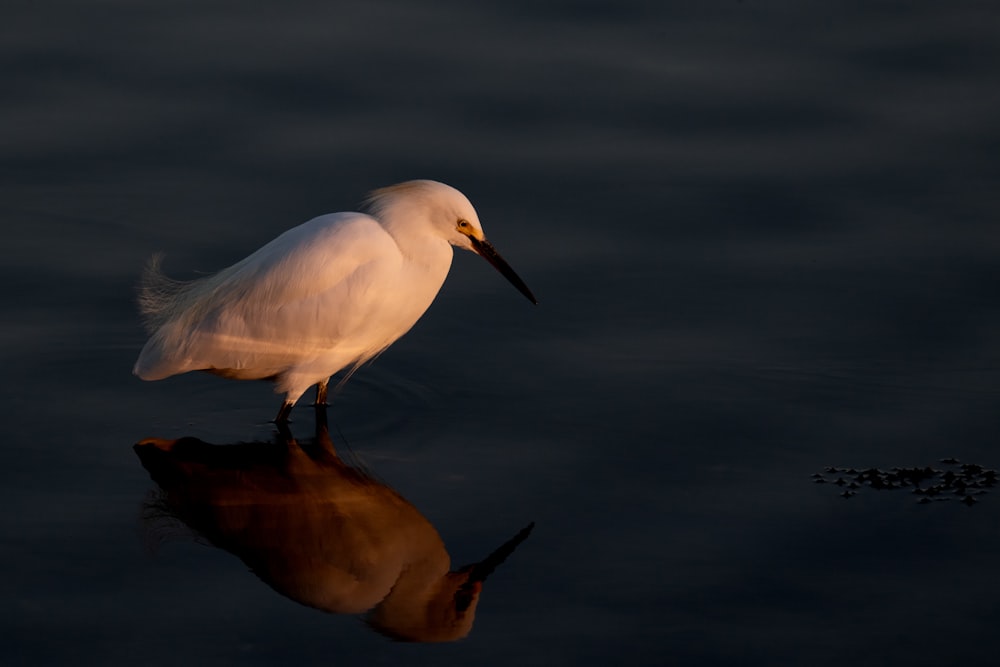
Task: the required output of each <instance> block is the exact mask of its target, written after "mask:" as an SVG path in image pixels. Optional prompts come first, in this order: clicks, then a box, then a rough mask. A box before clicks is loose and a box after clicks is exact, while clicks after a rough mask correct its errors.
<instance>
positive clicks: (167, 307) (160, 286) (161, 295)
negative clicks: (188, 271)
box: [136, 253, 189, 333]
mask: <svg viewBox="0 0 1000 667" xmlns="http://www.w3.org/2000/svg"><path fill="white" fill-rule="evenodd" d="M162 263H163V255H162V254H161V253H157V254H155V255H153V256H152V257H150V258H149V261H148V262H146V267H145V268H144V269H143V272H142V277H140V278H139V284H138V285H137V286H136V291H137V293H138V294H137V300H138V302H139V312H140V313H141V314H142V319H143V325H144V326H145V327H146V330H147V331H148V332H149V333H154V332H155V331H156V330H157V329H159V328H160V327H161V326H163V325H164V324H165V323H166V322H167V321H169V320H170V319H171V317H172V316H173V315H174V314H175V312H176V310H177V303H178V301H179V297H180V295H181V294H182V293H183V292H184V291H185V289H186V288H187V287H188V285H189V283H186V282H184V281H180V280H174V279H173V278H168V277H167V276H166V275H164V274H163V271H162V269H161V268H160V265H161V264H162Z"/></svg>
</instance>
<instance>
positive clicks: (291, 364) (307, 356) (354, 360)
mask: <svg viewBox="0 0 1000 667" xmlns="http://www.w3.org/2000/svg"><path fill="white" fill-rule="evenodd" d="M452 246H455V247H458V248H462V249H464V250H469V251H471V252H474V253H476V254H478V255H480V256H481V257H483V258H484V259H485V260H486V261H488V262H489V263H490V264H492V265H493V266H494V267H495V268H496V269H497V270H498V271H499V272H500V273H501V274H502V275H503V276H504V277H505V278H507V279H508V280H509V281H510V282H511V283H512V284H513V285H514V286H515V287H516V288H517V289H518V290H519V291H520V292H521V293H522V294H523V295H524V296H526V297H527V298H528V299H529V300H530V301H531V302H532V303H537V300H536V299H535V297H534V295H533V294H532V293H531V290H530V289H528V287H527V285H525V284H524V281H522V280H521V278H520V277H519V276H518V275H517V274H516V273H515V272H514V270H513V269H512V268H511V267H510V265H509V264H507V262H506V261H504V259H503V258H502V257H501V256H500V254H499V253H498V252H497V251H496V249H495V248H494V247H493V245H492V244H490V242H489V241H487V240H486V236H485V234H484V233H483V228H482V225H481V224H480V222H479V217H478V216H477V215H476V211H475V209H474V208H473V207H472V204H471V203H470V202H469V200H468V199H467V198H466V197H465V195H463V194H462V193H461V192H459V191H458V190H456V189H455V188H452V187H450V186H448V185H445V184H443V183H438V182H436V181H408V182H406V183H400V184H398V185H393V186H390V187H388V188H383V189H381V190H376V191H375V192H373V193H372V194H371V195H370V196H369V198H368V200H367V201H366V204H365V206H364V211H363V212H345V213H331V214H329V215H323V216H320V217H318V218H314V219H313V220H310V221H309V222H306V223H305V224H302V225H299V226H298V227H295V228H293V229H290V230H288V231H287V232H285V233H284V234H282V235H280V236H279V237H277V238H276V239H274V240H273V241H271V242H270V243H268V244H267V245H265V246H264V247H262V248H260V249H259V250H257V251H256V252H254V253H253V254H251V255H250V256H249V257H246V258H245V259H243V260H241V261H239V262H237V263H236V264H234V265H232V266H230V267H229V268H226V269H223V270H222V271H219V272H218V273H216V274H215V275H212V276H209V277H207V278H202V279H200V280H195V281H191V282H179V281H175V280H171V279H169V278H167V277H166V276H164V275H163V274H162V273H161V272H160V269H159V260H158V258H155V257H154V259H153V260H152V261H151V262H150V264H149V266H148V268H147V270H146V273H145V275H144V276H143V280H142V284H141V285H140V294H139V305H140V309H141V310H142V313H143V316H144V317H145V320H146V326H147V329H148V330H149V332H150V338H149V341H148V342H147V343H146V345H145V347H143V349H142V352H140V354H139V358H138V360H137V361H136V363H135V367H134V369H133V372H134V373H135V374H136V375H137V376H139V377H140V378H142V379H143V380H160V379H163V378H166V377H169V376H172V375H178V374H180V373H187V372H189V371H207V372H209V373H214V374H216V375H221V376H223V377H227V378H232V379H237V380H270V381H272V382H274V384H275V391H276V392H277V393H279V394H284V401H283V403H282V405H281V409H280V410H279V411H278V415H277V417H276V419H275V421H277V422H279V423H281V422H284V421H287V419H288V414H289V412H290V411H291V408H292V406H293V405H294V404H295V403H296V401H298V400H299V398H300V397H301V396H302V394H303V393H305V391H306V390H307V389H308V388H309V387H311V386H313V385H316V387H317V392H316V395H317V403H318V404H322V403H325V401H326V390H327V383H328V382H329V380H330V376H332V375H333V374H335V373H337V372H338V371H340V370H343V369H348V370H347V375H348V376H350V374H351V373H353V372H354V371H355V370H356V369H357V368H358V367H359V366H360V365H361V364H363V363H364V362H366V361H368V360H370V359H372V358H374V357H375V356H377V355H378V354H379V353H381V352H382V351H383V350H385V349H386V348H387V347H389V346H390V345H391V344H392V343H393V342H395V341H396V340H397V339H398V338H399V337H400V336H402V335H403V334H405V333H406V332H407V331H409V330H410V328H411V327H412V326H413V325H414V324H416V322H417V320H419V319H420V317H421V316H422V315H423V314H424V312H425V311H426V310H427V308H428V307H429V306H430V305H431V302H432V301H433V300H434V297H435V296H437V293H438V291H439V290H440V289H441V286H442V284H444V280H445V278H446V277H447V275H448V270H449V268H450V267H451V260H452V256H453V252H452Z"/></svg>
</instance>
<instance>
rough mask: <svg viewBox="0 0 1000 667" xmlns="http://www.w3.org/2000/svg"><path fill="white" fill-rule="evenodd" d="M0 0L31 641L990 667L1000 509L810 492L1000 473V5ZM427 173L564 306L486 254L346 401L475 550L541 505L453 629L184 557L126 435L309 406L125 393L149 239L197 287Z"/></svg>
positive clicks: (14, 585) (451, 536)
mask: <svg viewBox="0 0 1000 667" xmlns="http://www.w3.org/2000/svg"><path fill="white" fill-rule="evenodd" d="M0 15H2V16H0V80H2V81H3V89H4V92H3V97H2V99H3V101H2V103H0V221H2V229H3V239H4V240H3V242H2V243H0V258H2V259H0V281H2V284H3V285H4V288H3V291H2V297H0V299H2V301H0V318H2V319H0V361H2V362H3V374H4V380H3V382H2V384H0V386H2V395H0V406H2V407H0V417H2V419H3V423H4V424H5V427H6V428H5V432H6V437H5V438H4V440H5V442H4V447H3V450H2V451H3V453H4V458H5V460H4V463H3V465H2V466H0V507H2V510H0V535H2V537H0V565H2V569H3V571H4V573H5V576H3V577H0V599H3V600H4V601H5V604H4V605H3V606H2V608H0V619H2V620H0V662H3V663H4V664H65V663H67V662H76V663H81V662H91V663H100V664H109V665H113V664H156V665H161V664H162V665H169V664H185V665H186V664H192V663H194V664H201V663H207V662H209V661H211V662H213V663H215V664H262V665H263V664H274V663H276V662H278V661H282V662H284V661H289V662H291V663H297V664H321V663H322V664H329V663H341V664H393V665H396V664H434V665H440V664H477V665H507V664H544V665H557V664H567V665H568V664H593V665H606V664H609V663H611V662H613V663H615V664H669V663H676V664H752V665H775V664H813V665H834V664H836V665H841V664H845V663H846V664H871V665H884V664H911V665H921V664H958V663H960V662H961V663H962V664H965V665H992V664H995V660H996V643H995V630H996V627H997V625H998V622H1000V612H998V605H997V599H996V598H997V591H998V584H1000V575H998V571H997V567H996V563H997V562H998V559H1000V534H998V530H997V526H998V523H997V521H998V518H1000V498H996V497H994V496H993V495H985V496H981V497H980V499H981V502H979V503H978V504H976V505H975V506H973V507H966V506H964V505H962V504H960V503H959V502H955V501H952V502H936V503H931V504H929V505H919V504H917V503H916V498H915V496H913V495H910V494H908V493H907V492H906V491H893V492H875V491H871V490H862V492H860V493H858V495H856V496H855V497H853V498H851V499H849V500H844V499H842V498H840V497H838V494H839V492H840V489H838V488H835V487H833V486H831V485H817V484H814V483H813V480H812V477H811V475H812V474H813V473H818V472H822V471H823V469H824V466H827V465H844V466H858V467H868V466H878V467H882V468H885V469H888V468H890V467H892V466H924V465H940V464H939V463H938V461H939V460H940V459H942V458H946V457H952V456H954V457H957V458H958V459H960V460H962V461H968V462H975V463H979V464H983V465H985V466H987V467H995V466H997V465H998V464H1000V460H998V459H1000V456H998V454H997V444H998V442H997V440H998V425H1000V421H998V412H997V409H998V407H1000V391H998V388H1000V342H998V341H1000V309H998V303H997V298H998V294H1000V271H998V266H1000V264H998V260H1000V228H998V214H1000V195H998V189H997V185H998V178H1000V122H998V118H1000V80H998V79H1000V75H998V72H1000V30H998V27H997V26H998V25H1000V16H998V11H997V9H996V7H995V6H994V5H992V4H991V3H975V2H962V1H959V2H950V3H940V2H930V1H927V2H922V1H920V2H909V3H887V2H886V3H883V2H869V1H866V2H839V3H825V2H801V1H797V2H777V1H776V2H756V1H752V0H746V1H744V2H737V1H736V0H727V1H723V2H716V1H711V2H699V3H680V2H669V3H668V2H655V3H653V2H650V3H645V2H627V1H619V2H614V3H611V2H608V3H602V2H583V3H570V2H554V3H534V2H511V1H510V0H504V1H503V2H476V3H467V2H445V1H441V2H386V1H375V2H371V1H366V2H285V3H264V2H240V3H236V2H204V1H199V2H170V3H157V2H147V3H135V2H114V1H111V2H93V3H72V2H58V1H53V2H43V3H37V2H32V3H27V2H23V3H22V2H15V3H7V4H6V5H5V7H4V9H3V10H0ZM409 178H433V179H437V180H442V181H445V182H447V183H450V184H452V185H454V186H456V187H458V188H459V189H461V190H462V191H463V192H465V193H466V194H467V195H468V196H469V198H470V199H471V200H472V201H473V203H474V204H475V205H476V206H477V209H478V211H479V215H480V218H481V219H482V221H483V224H484V227H485V229H486V231H487V233H488V234H489V236H490V237H491V239H492V240H493V241H494V242H495V243H496V245H497V247H498V248H499V249H500V250H501V252H503V254H504V256H505V257H506V258H507V259H508V260H509V261H510V262H511V264H512V265H513V266H514V267H515V268H516V269H517V271H518V272H519V273H520V274H521V276H522V277H523V278H524V279H525V281H526V282H527V283H528V284H529V285H530V286H531V288H532V289H533V290H534V292H535V293H536V294H537V296H538V297H539V300H540V305H539V306H538V307H537V308H535V307H532V306H530V305H529V304H527V303H526V302H525V301H524V299H523V298H522V297H521V296H520V295H519V294H517V293H516V291H515V290H513V289H512V288H510V286H509V285H507V284H506V283H505V282H504V281H503V280H502V279H501V278H500V277H499V276H498V275H496V274H495V272H493V271H492V269H490V268H489V267H487V266H486V265H485V264H484V263H483V262H482V261H481V260H479V259H477V258H475V257H473V256H471V255H465V254H463V255H462V256H458V257H456V261H455V264H454V266H453V269H452V274H451V276H450V278H449V281H448V282H447V284H446V285H445V288H444V289H443V290H442V292H441V294H440V296H439V298H438V300H437V301H436V303H435V304H434V306H432V308H431V309H430V311H429V312H428V313H427V315H426V316H425V317H424V319H423V320H422V321H421V322H420V323H419V324H418V326H417V327H415V328H414V330H413V331H412V332H411V333H410V334H409V335H408V336H407V337H405V338H404V339H402V340H401V341H399V342H398V343H397V344H396V345H394V346H393V347H392V348H391V349H390V350H389V351H388V352H387V353H386V354H384V355H383V356H382V357H380V358H379V359H378V360H377V361H376V362H375V363H374V364H373V365H372V366H370V367H367V368H365V369H362V371H360V372H359V373H358V374H357V375H356V376H355V377H354V378H353V379H352V380H351V381H350V382H349V383H348V384H347V385H346V386H345V388H344V389H343V391H342V392H341V393H340V394H339V395H337V396H335V397H334V400H333V407H332V408H331V410H330V416H331V422H332V425H333V429H332V430H333V432H334V437H335V439H336V440H337V441H338V443H339V445H340V446H343V447H349V449H350V451H351V452H353V455H354V456H355V457H356V458H357V459H358V460H360V461H361V462H363V463H364V464H365V465H366V466H367V467H368V468H369V469H371V470H372V471H373V472H374V473H376V474H377V475H378V477H379V478H380V479H382V480H384V481H385V482H387V483H388V484H390V485H392V486H393V487H394V488H396V489H397V490H398V491H399V493H400V494H402V495H403V496H404V497H405V498H407V499H408V500H409V501H410V502H411V503H412V504H413V505H414V506H416V507H417V508H418V509H419V510H420V511H421V512H422V513H423V514H424V515H425V516H426V517H427V518H428V519H429V520H430V521H431V522H432V523H433V524H434V525H435V526H436V527H437V530H438V531H439V532H440V534H441V536H442V538H443V539H444V541H445V543H446V544H447V545H448V548H449V551H450V553H451V555H452V557H453V559H454V561H455V562H456V563H464V562H468V561H471V560H474V559H476V558H479V557H481V556H482V555H483V554H485V553H487V552H489V551H490V550H491V549H492V548H493V547H495V546H496V545H497V544H499V543H500V542H502V541H503V540H504V539H506V538H507V537H509V536H510V535H512V534H513V533H514V532H516V531H517V530H518V529H519V528H520V527H521V526H523V525H525V524H526V523H527V522H529V521H536V522H537V526H536V528H535V531H534V533H533V535H532V536H531V537H530V538H529V539H528V541H527V542H525V543H524V544H523V545H522V546H521V548H520V549H519V550H518V551H517V552H516V553H515V554H514V555H513V556H512V557H511V559H510V560H509V562H508V563H506V564H505V565H504V566H503V568H502V569H500V570H499V571H498V572H497V573H496V574H495V575H494V577H493V578H492V579H491V580H490V581H489V582H487V585H486V589H485V590H484V593H483V598H482V601H481V603H480V605H479V611H478V615H477V621H476V625H475V627H474V629H473V631H472V633H471V634H470V636H469V637H468V638H467V639H465V640H463V641H461V642H458V643H455V644H449V645H435V646H431V645H405V644H398V643H393V642H391V641H389V640H387V639H385V638H383V637H381V636H379V635H377V634H375V633H373V632H371V631H370V630H369V629H368V628H367V627H365V626H364V624H363V623H361V622H360V621H359V620H358V619H357V618H356V617H350V616H331V615H325V614H322V613H319V612H316V611H314V610H311V609H307V608H305V607H302V606H299V605H297V604H295V603H294V602H291V601H289V600H288V599H285V598H283V597H281V596H279V595H278V594H276V593H275V592H274V591H272V590H271V589H269V588H267V587H266V586H264V585H263V584H262V583H260V582H259V581H258V580H257V579H256V578H255V577H254V576H253V574H251V573H250V572H248V571H247V568H246V567H245V566H244V565H243V564H242V563H241V562H240V561H239V560H237V559H236V558H235V557H233V556H231V555H229V554H227V553H225V552H222V551H219V550H216V549H213V548H211V547H209V546H206V545H203V544H198V543H196V542H194V541H193V540H192V539H190V538H185V537H183V536H181V537H178V538H177V539H173V540H169V541H167V542H166V543H165V544H162V545H160V546H158V547H154V546H153V545H151V544H150V542H151V539H150V536H149V535H148V531H145V530H144V528H143V523H142V521H141V520H140V515H141V512H142V507H143V502H144V501H145V499H146V498H147V494H149V492H150V491H151V490H152V489H153V488H154V485H153V483H152V481H151V480H150V479H149V476H148V475H147V474H146V471H145V470H144V469H143V468H142V467H141V466H140V464H139V461H138V459H137V458H136V456H135V454H134V452H133V451H132V448H131V445H132V444H133V443H134V442H136V441H137V440H140V439H142V438H145V437H150V436H153V437H162V438H175V437H180V436H195V437H199V438H202V439H204V440H207V441H210V442H215V443H220V444H223V443H233V442H238V441H245V440H267V439H269V438H270V437H271V436H272V430H273V426H272V425H270V424H268V423H267V421H266V420H267V419H268V418H270V417H271V416H272V415H273V412H274V411H275V410H276V408H277V405H278V399H277V397H276V396H273V395H272V394H271V393H270V391H269V388H268V387H267V386H266V385H264V384H258V383H235V382H227V381H223V380H220V379H218V378H213V377H208V376H201V375H189V376H182V377H179V378H171V379H169V380H166V381H163V382H159V383H151V384H146V383H142V382H140V381H139V380H137V379H136V378H134V377H132V376H131V374H130V370H131V367H132V363H133V362H134V359H135V357H136V355H137V354H138V351H139V349H140V347H141V346H142V343H143V341H144V336H143V332H142V329H141V327H140V325H139V320H138V317H137V315H136V313H135V307H134V303H133V285H134V283H135V281H136V278H137V276H138V274H139V272H140V270H141V267H142V265H143V263H144V261H145V260H146V258H147V257H148V256H149V255H150V254H152V253H153V252H157V251H162V252H165V253H166V269H167V271H168V273H170V274H172V275H174V276H176V277H180V278H191V277H195V276H197V275H199V274H201V273H204V272H211V271H214V270H217V269H219V268H222V267H223V266H226V265H228V264H230V263H232V262H233V261H235V260H237V259H239V258H241V257H243V256H245V255H246V254H248V253H249V252H251V251H252V250H254V249H255V248H257V247H259V246H260V245H262V244H263V243H265V242H266V241H267V240H269V239H270V238H273V237H274V236H276V235H277V234H278V233H280V232H281V231H283V230H284V229H286V228H288V227H290V226H293V225H295V224H298V223H299V222H302V221H304V220H306V219H308V218H310V217H313V216H314V215H317V214H319V213H324V212H329V211H336V210H345V209H346V210H349V209H352V208H354V206H355V205H356V204H357V202H358V201H360V200H361V198H362V197H363V195H364V194H365V192H366V191H368V190H370V189H372V188H375V187H379V186H382V185H386V184H389V183H393V182H396V181H399V180H405V179H409ZM469 349H474V350H475V355H473V356H470V355H469V354H468V350H469ZM293 418H294V419H295V423H294V424H293V428H295V429H296V430H297V431H300V432H302V431H305V432H308V431H310V430H311V426H312V415H311V414H310V413H309V411H308V410H307V409H305V408H302V409H298V410H297V411H296V413H295V415H294V417H293ZM153 541H155V540H153Z"/></svg>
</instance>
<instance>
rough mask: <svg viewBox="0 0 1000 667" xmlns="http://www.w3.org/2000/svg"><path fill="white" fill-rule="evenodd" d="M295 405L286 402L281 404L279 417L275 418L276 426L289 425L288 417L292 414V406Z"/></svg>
mask: <svg viewBox="0 0 1000 667" xmlns="http://www.w3.org/2000/svg"><path fill="white" fill-rule="evenodd" d="M293 405H295V404H294V403H291V402H289V401H285V402H284V403H282V404H281V409H280V410H278V416H277V417H275V418H274V423H275V424H287V423H288V415H289V414H291V412H292V406H293Z"/></svg>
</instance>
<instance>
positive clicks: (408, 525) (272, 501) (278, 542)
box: [135, 424, 534, 642]
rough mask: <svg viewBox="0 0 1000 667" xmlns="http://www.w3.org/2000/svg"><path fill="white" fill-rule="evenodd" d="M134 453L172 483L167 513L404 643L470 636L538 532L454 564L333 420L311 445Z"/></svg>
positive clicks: (143, 447)
mask: <svg viewBox="0 0 1000 667" xmlns="http://www.w3.org/2000/svg"><path fill="white" fill-rule="evenodd" d="M135 450H136V453H137V454H138V455H139V458H140V460H141V461H142V465H143V466H144V467H145V468H146V470H148V471H149V474H150V476H151V477H152V478H153V480H154V481H155V482H156V483H157V485H159V487H160V488H161V490H162V493H161V494H160V499H159V500H157V501H156V504H157V510H158V511H159V512H160V513H161V514H163V513H165V514H166V515H167V516H170V517H176V518H177V519H179V520H180V521H181V522H183V523H184V524H186V525H187V526H188V527H189V528H190V529H192V530H193V531H194V532H195V533H196V534H197V535H199V536H201V537H203V538H204V539H206V540H208V541H209V542H210V543H211V544H213V545H215V546H217V547H219V548H221V549H224V550H226V551H228V552H230V553H232V554H234V555H236V556H238V557H239V558H240V559H241V560H242V561H243V562H244V563H245V564H246V565H247V566H248V567H250V569H251V570H252V571H253V572H254V573H255V574H256V575H257V576H258V577H259V578H260V579H261V580H262V581H264V582H265V583H266V584H267V585H269V586H270V587H272V588H273V589H274V590H276V591H277V592H279V593H281V594H282V595H285V596H287V597H289V598H291V599H293V600H295V601H297V602H300V603H302V604H304V605H308V606H310V607H315V608H317V609H321V610H324V611H328V612H333V613H338V614H361V613H365V612H367V614H366V616H365V620H366V621H367V622H368V624H369V625H371V627H373V628H374V629H375V630H377V631H379V632H381V633H383V634H385V635H387V636H389V637H392V638H394V639H398V640H404V641H417V642H440V641H452V640H456V639H460V638H462V637H464V636H466V635H467V634H468V633H469V631H470V630H471V629H472V623H473V621H474V619H475V613H476V607H477V605H478V603H479V593H480V591H481V590H482V585H483V582H484V581H485V580H486V577H488V576H489V575H490V574H491V573H492V572H493V571H494V569H495V568H496V567H497V566H498V565H499V564H500V563H502V562H503V561H504V559H506V558H507V557H508V556H509V555H510V554H511V553H513V551H514V550H515V549H516V548H517V546H518V545H519V544H520V543H521V542H523V541H524V540H525V539H526V538H527V537H528V534H529V533H530V532H531V529H532V528H533V527H534V524H529V525H528V526H526V527H525V528H524V529H523V530H521V531H520V532H519V533H518V534H517V535H515V536H514V537H513V538H511V539H510V540H508V541H507V542H505V543H504V544H503V545H501V546H500V547H499V548H498V549H496V550H495V551H494V552H493V553H492V554H490V555H489V556H487V557H486V558H485V559H484V560H482V561H480V562H478V563H474V564H472V565H468V566H466V567H463V568H461V569H458V570H454V571H452V570H451V569H450V563H451V559H450V558H449V556H448V552H447V551H446V550H445V546H444V543H443V542H442V540H441V538H440V536H439V535H438V533H437V531H436V530H435V529H434V527H433V526H432V525H431V524H430V522H429V521H428V520H427V519H426V518H424V516H423V515H422V514H421V513H420V512H419V511H417V509H416V508H415V507H414V506H413V505H411V504H410V503H409V502H407V501H406V499H404V498H403V497H402V496H400V495H399V494H398V493H396V492H395V491H394V490H392V489H391V488H389V487H388V486H386V485H385V484H383V483H382V482H379V481H377V480H375V479H373V478H372V476H371V475H369V474H368V473H366V472H364V471H362V470H360V469H359V468H357V467H351V466H349V465H347V464H345V463H344V462H343V461H342V460H341V459H340V457H338V456H337V453H336V451H335V450H334V447H333V443H332V442H331V440H330V437H329V435H328V433H327V430H326V428H325V425H322V424H320V425H319V426H318V427H317V437H316V442H315V444H314V445H307V446H306V447H303V446H300V445H299V443H298V442H296V440H295V439H294V438H293V437H292V436H291V434H290V433H289V432H288V431H287V430H286V429H282V431H281V432H280V433H279V436H278V437H277V438H276V442H270V443H262V442H257V443H241V444H236V445H212V444H209V443H206V442H203V441H201V440H197V439H195V438H180V439H178V440H162V439H156V438H150V439H146V440H143V441H141V442H139V443H137V444H136V445H135Z"/></svg>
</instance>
